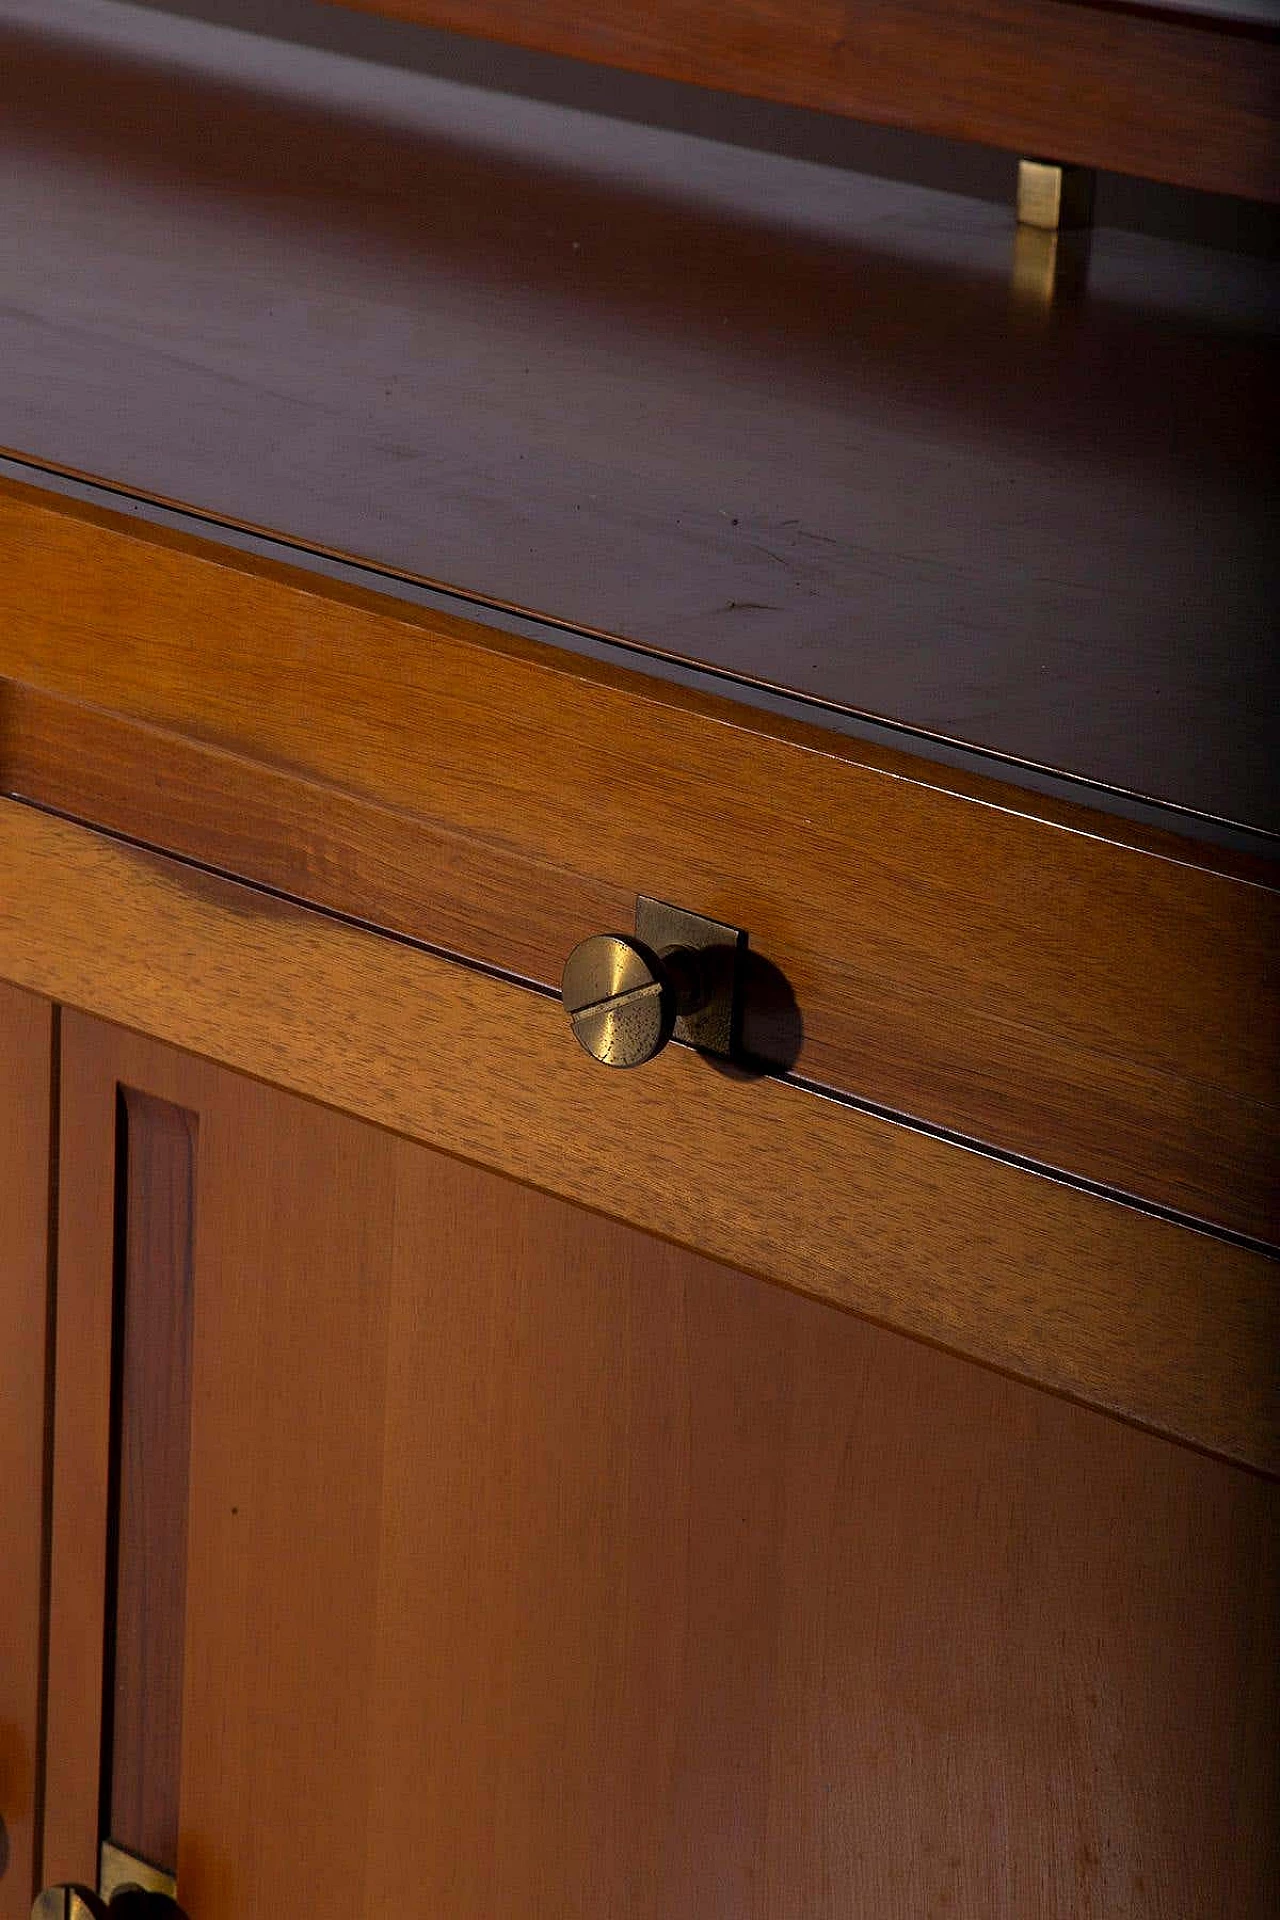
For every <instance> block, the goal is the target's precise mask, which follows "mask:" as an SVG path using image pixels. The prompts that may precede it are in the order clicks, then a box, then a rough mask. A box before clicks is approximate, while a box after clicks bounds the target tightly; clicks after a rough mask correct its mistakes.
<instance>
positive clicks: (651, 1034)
mask: <svg viewBox="0 0 1280 1920" xmlns="http://www.w3.org/2000/svg"><path fill="white" fill-rule="evenodd" d="M699 991H700V973H699V967H698V959H697V955H696V954H693V953H689V952H687V951H685V950H684V949H683V948H679V947H676V948H672V949H671V950H670V951H668V952H666V953H661V954H659V953H655V952H654V951H653V949H652V947H647V946H646V945H645V944H644V942H643V941H642V940H637V939H636V938H635V937H634V935H632V934H626V933H593V934H592V935H591V937H590V939H588V940H582V941H580V942H579V944H578V945H577V946H576V947H575V948H574V950H573V952H572V953H571V954H570V955H569V958H568V960H567V961H566V962H565V968H564V979H563V982H562V986H561V992H562V996H563V999H564V1004H565V1011H566V1012H567V1013H568V1015H569V1022H570V1025H571V1026H572V1027H573V1031H574V1035H575V1037H576V1038H577V1040H578V1043H579V1045H580V1046H582V1047H584V1048H585V1049H586V1051H587V1052H588V1053H589V1054H590V1055H591V1057H592V1059H594V1060H599V1061H600V1063H601V1065H602V1066H606V1067H638V1066H640V1065H642V1064H643V1062H644V1061H646V1060H652V1059H653V1056H654V1054H655V1053H661V1051H662V1049H663V1047H665V1046H666V1044H667V1042H668V1040H669V1039H670V1038H671V1035H672V1033H673V1031H674V1029H675V1024H676V1020H677V1018H678V1017H680V1016H682V1015H684V1014H686V1013H688V1012H689V1011H691V1010H692V1009H693V1008H694V1007H695V1006H696V1005H697V1004H698V999H699Z"/></svg>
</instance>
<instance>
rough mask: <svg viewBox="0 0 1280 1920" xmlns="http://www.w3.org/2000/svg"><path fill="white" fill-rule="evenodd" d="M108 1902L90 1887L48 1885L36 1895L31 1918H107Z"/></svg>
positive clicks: (74, 1919) (92, 1919) (68, 1919)
mask: <svg viewBox="0 0 1280 1920" xmlns="http://www.w3.org/2000/svg"><path fill="white" fill-rule="evenodd" d="M106 1912H107V1903H106V1901H105V1900H100V1899H99V1898H98V1896H97V1894H96V1893H90V1891H89V1889H88V1887H74V1886H65V1887H46V1888H45V1890H44V1892H43V1893H38V1894H37V1895H36V1900H35V1905H34V1906H33V1907H32V1909H31V1920H106Z"/></svg>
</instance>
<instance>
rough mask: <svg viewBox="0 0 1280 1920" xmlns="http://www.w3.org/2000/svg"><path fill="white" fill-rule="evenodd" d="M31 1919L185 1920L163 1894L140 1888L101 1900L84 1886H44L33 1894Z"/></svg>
mask: <svg viewBox="0 0 1280 1920" xmlns="http://www.w3.org/2000/svg"><path fill="white" fill-rule="evenodd" d="M31 1920H186V1917H185V1915H184V1914H183V1911H182V1908H181V1907H180V1906H179V1905H178V1903H177V1901H176V1900H171V1899H170V1898H169V1895H168V1894H167V1893H149V1892H147V1891H146V1890H145V1889H144V1888H142V1887H121V1888H120V1890H119V1892H118V1893H114V1894H112V1896H111V1898H110V1900H104V1899H103V1898H102V1896H101V1894H97V1893H91V1892H90V1891H89V1889H88V1887H77V1886H61V1887H46V1888H45V1890H44V1892H43V1893H40V1894H37V1895H36V1902H35V1905H34V1906H33V1907H32V1909H31Z"/></svg>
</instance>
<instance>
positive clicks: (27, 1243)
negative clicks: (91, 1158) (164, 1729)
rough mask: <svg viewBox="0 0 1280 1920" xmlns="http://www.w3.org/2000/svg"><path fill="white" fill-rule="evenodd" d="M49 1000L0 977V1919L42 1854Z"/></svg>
mask: <svg viewBox="0 0 1280 1920" xmlns="http://www.w3.org/2000/svg"><path fill="white" fill-rule="evenodd" d="M52 1113H53V1008H52V1007H51V1006H50V1005H49V1003H48V1001H46V1000H41V999H37V998H36V997H35V996H34V995H32V994H29V993H23V992H21V991H20V990H19V989H18V988H17V987H13V986H10V985H8V984H7V983H5V982H3V981H0V1516H2V1518H0V1920H28V1916H29V1914H30V1911H31V1902H32V1899H33V1897H34V1894H35V1874H36V1872H37V1869H38V1864H39V1851H38V1844H37V1827H38V1824H39V1811H40V1809H39V1802H40V1768H41V1754H40V1746H41V1736H42V1725H41V1717H42V1706H43V1702H42V1670H43V1626H44V1600H45V1593H44V1572H45V1562H44V1553H45V1545H46V1533H45V1448H46V1439H47V1428H46V1412H47V1410H48V1409H47V1403H46V1395H45V1371H46V1332H47V1327H48V1294H49V1216H50V1199H51V1192H52V1186H51V1181H52V1167H51V1163H50V1148H51V1145H52V1142H51V1138H50V1134H51V1118H52Z"/></svg>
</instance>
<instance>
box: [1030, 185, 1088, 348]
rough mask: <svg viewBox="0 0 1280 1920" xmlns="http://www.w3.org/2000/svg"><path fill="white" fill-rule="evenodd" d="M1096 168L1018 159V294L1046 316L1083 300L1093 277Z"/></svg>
mask: <svg viewBox="0 0 1280 1920" xmlns="http://www.w3.org/2000/svg"><path fill="white" fill-rule="evenodd" d="M1093 186H1094V176H1093V169H1092V168H1091V167H1068V166H1060V165H1059V164H1058V163H1057V162H1056V161H1052V160H1019V162H1018V224H1017V226H1016V227H1015V229H1014V235H1013V291H1014V294H1015V296H1016V297H1017V298H1018V299H1019V300H1020V301H1022V302H1024V303H1028V304H1030V305H1031V306H1033V307H1038V308H1040V309H1042V310H1043V311H1045V312H1049V311H1050V310H1051V309H1053V308H1054V307H1057V306H1061V305H1065V304H1067V303H1069V302H1070V301H1072V300H1075V299H1079V297H1080V295H1081V294H1082V293H1083V292H1084V290H1085V286H1086V284H1087V281H1088V277H1089V246H1090V231H1091V228H1092V225H1093Z"/></svg>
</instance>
